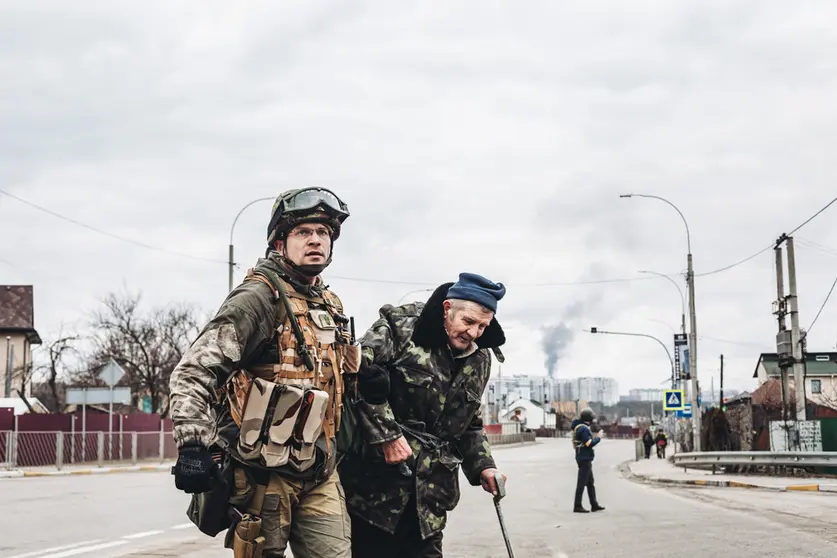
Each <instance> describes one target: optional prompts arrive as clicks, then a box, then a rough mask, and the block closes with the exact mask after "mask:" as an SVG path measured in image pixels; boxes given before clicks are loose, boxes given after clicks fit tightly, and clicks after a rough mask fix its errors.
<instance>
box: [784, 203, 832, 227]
mask: <svg viewBox="0 0 837 558" xmlns="http://www.w3.org/2000/svg"><path fill="white" fill-rule="evenodd" d="M834 202H837V198H834V199H833V200H831V201H830V202H828V203H827V204H825V205H824V206H823V208H822V209H820V210H819V211H817V212H816V213H814V214H813V215H811V216H810V217H808V218H807V219H806V220H805V221H804V222H803V223H802V224H801V225H799V226H798V227H796V228H795V229H793V230H792V231H791V232H789V233H787V235H788V236H790V235H792V234H793V233H795V232H796V231H798V230H799V229H801V228H802V227H804V226H805V225H807V224H808V223H810V222H811V221H813V220H814V219H815V218H817V217H818V216H819V214H820V213H822V212H823V211H825V210H826V209H828V208H829V207H831V205H832V204H833V203H834Z"/></svg>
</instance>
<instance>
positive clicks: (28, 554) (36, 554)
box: [9, 539, 102, 558]
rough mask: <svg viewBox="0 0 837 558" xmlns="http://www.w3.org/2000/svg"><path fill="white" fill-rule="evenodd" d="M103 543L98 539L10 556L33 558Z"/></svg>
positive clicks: (14, 557)
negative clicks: (45, 553)
mask: <svg viewBox="0 0 837 558" xmlns="http://www.w3.org/2000/svg"><path fill="white" fill-rule="evenodd" d="M99 542H102V539H96V540H93V541H84V542H77V543H73V544H65V545H63V546H53V547H52V548H44V549H42V550H36V551H34V552H27V553H26V554H16V555H14V556H9V558H31V557H32V556H38V555H40V554H43V553H44V552H58V551H59V550H69V549H71V548H76V547H79V546H85V545H91V544H96V543H99Z"/></svg>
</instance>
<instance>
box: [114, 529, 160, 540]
mask: <svg viewBox="0 0 837 558" xmlns="http://www.w3.org/2000/svg"><path fill="white" fill-rule="evenodd" d="M160 534H162V531H143V532H142V533H134V534H133V535H125V536H124V537H122V538H123V539H128V540H131V539H141V538H143V537H150V536H152V535H160Z"/></svg>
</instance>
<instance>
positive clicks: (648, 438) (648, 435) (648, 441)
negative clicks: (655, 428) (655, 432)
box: [642, 428, 654, 459]
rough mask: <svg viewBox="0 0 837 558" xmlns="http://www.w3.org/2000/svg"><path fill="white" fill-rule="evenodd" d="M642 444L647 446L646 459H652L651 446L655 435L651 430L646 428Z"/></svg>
mask: <svg viewBox="0 0 837 558" xmlns="http://www.w3.org/2000/svg"><path fill="white" fill-rule="evenodd" d="M642 445H644V446H645V459H651V447H652V446H653V445H654V436H652V435H651V431H650V430H648V429H647V428H646V429H645V434H643V435H642Z"/></svg>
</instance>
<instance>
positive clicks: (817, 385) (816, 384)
mask: <svg viewBox="0 0 837 558" xmlns="http://www.w3.org/2000/svg"><path fill="white" fill-rule="evenodd" d="M811 393H822V380H811Z"/></svg>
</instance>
